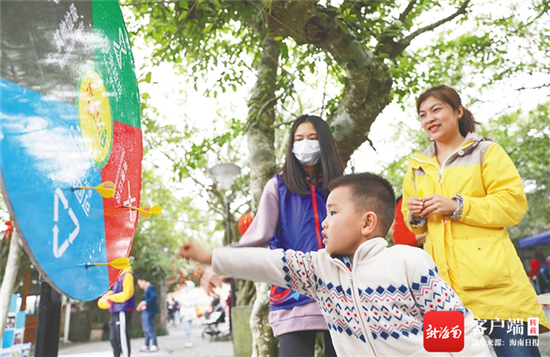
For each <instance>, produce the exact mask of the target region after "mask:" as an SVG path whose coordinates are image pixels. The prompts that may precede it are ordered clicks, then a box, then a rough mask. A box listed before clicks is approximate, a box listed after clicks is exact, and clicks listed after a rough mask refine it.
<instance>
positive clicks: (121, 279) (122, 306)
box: [102, 266, 136, 357]
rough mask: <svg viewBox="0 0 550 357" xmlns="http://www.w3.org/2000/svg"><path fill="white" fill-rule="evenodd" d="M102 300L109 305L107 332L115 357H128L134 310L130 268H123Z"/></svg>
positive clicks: (132, 278)
mask: <svg viewBox="0 0 550 357" xmlns="http://www.w3.org/2000/svg"><path fill="white" fill-rule="evenodd" d="M102 299H104V300H106V301H108V302H109V303H110V307H109V312H110V313H111V318H110V319H109V330H110V336H109V339H110V340H111V347H112V348H113V355H114V356H115V357H120V356H123V357H129V356H130V352H131V349H130V337H129V331H130V320H131V317H132V311H134V309H135V305H136V303H135V301H136V300H135V296H134V273H133V272H132V267H131V266H128V267H127V268H124V269H123V270H122V271H121V272H120V275H119V276H118V277H117V278H116V279H115V283H114V284H113V287H112V289H111V290H109V291H108V292H107V293H106V294H105V295H104V296H103V297H102Z"/></svg>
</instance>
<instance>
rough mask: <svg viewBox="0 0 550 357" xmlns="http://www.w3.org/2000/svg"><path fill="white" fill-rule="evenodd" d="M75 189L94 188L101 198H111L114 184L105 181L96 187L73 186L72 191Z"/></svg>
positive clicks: (113, 192)
mask: <svg viewBox="0 0 550 357" xmlns="http://www.w3.org/2000/svg"><path fill="white" fill-rule="evenodd" d="M76 190H96V191H97V192H98V193H99V194H100V195H101V196H102V197H103V198H111V197H113V196H114V195H115V184H114V183H113V182H112V181H105V182H102V183H100V184H99V185H97V186H96V187H88V186H83V187H73V191H76Z"/></svg>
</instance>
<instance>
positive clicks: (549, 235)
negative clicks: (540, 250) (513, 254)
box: [518, 229, 550, 248]
mask: <svg viewBox="0 0 550 357" xmlns="http://www.w3.org/2000/svg"><path fill="white" fill-rule="evenodd" d="M548 243H550V229H549V230H547V231H544V232H541V233H539V234H535V235H534V236H531V237H527V238H523V239H520V240H519V241H518V244H519V247H520V248H526V247H530V246H533V245H538V244H548Z"/></svg>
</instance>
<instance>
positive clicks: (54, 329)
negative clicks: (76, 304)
mask: <svg viewBox="0 0 550 357" xmlns="http://www.w3.org/2000/svg"><path fill="white" fill-rule="evenodd" d="M41 285H42V286H41V287H40V304H39V305H38V324H37V326H36V348H35V351H34V356H35V357H56V356H57V353H58V351H59V327H60V322H61V321H60V320H61V294H60V293H58V292H57V291H55V289H52V287H51V286H50V284H48V283H47V282H46V281H42V284H41Z"/></svg>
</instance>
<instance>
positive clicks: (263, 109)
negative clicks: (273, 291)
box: [247, 29, 279, 357]
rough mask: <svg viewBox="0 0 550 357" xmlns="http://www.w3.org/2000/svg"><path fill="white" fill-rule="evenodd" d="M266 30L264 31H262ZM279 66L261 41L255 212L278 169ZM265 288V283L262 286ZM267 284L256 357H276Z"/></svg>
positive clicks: (253, 106) (254, 103)
mask: <svg viewBox="0 0 550 357" xmlns="http://www.w3.org/2000/svg"><path fill="white" fill-rule="evenodd" d="M261 31H263V29H262V30H261ZM278 63H279V43H278V42H276V41H273V39H272V38H271V37H270V36H264V38H263V39H262V55H261V59H260V63H259V64H258V68H257V72H256V73H257V76H258V79H257V81H256V83H255V85H254V87H253V89H252V96H251V98H250V100H249V112H248V120H249V123H248V129H247V140H248V151H249V152H250V159H249V161H250V192H251V194H252V210H253V211H256V210H257V207H258V202H259V201H260V198H261V196H262V192H263V189H264V187H265V184H266V183H267V181H268V180H269V179H270V178H271V176H273V174H274V168H275V147H274V140H275V131H274V129H273V122H274V121H275V104H276V97H275V89H276V79H277V68H278ZM259 285H262V284H259ZM265 285H266V284H263V285H262V289H263V290H262V291H259V290H258V288H259V286H258V285H256V301H255V302H254V306H253V308H252V313H251V317H250V322H251V326H250V328H251V329H252V345H253V351H255V352H256V353H257V356H262V357H263V356H273V353H272V351H273V346H274V345H276V339H275V337H274V336H273V332H272V331H271V326H270V325H269V321H268V319H267V317H268V314H269V299H268V298H267V299H266V298H265V291H264V290H266V289H265Z"/></svg>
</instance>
